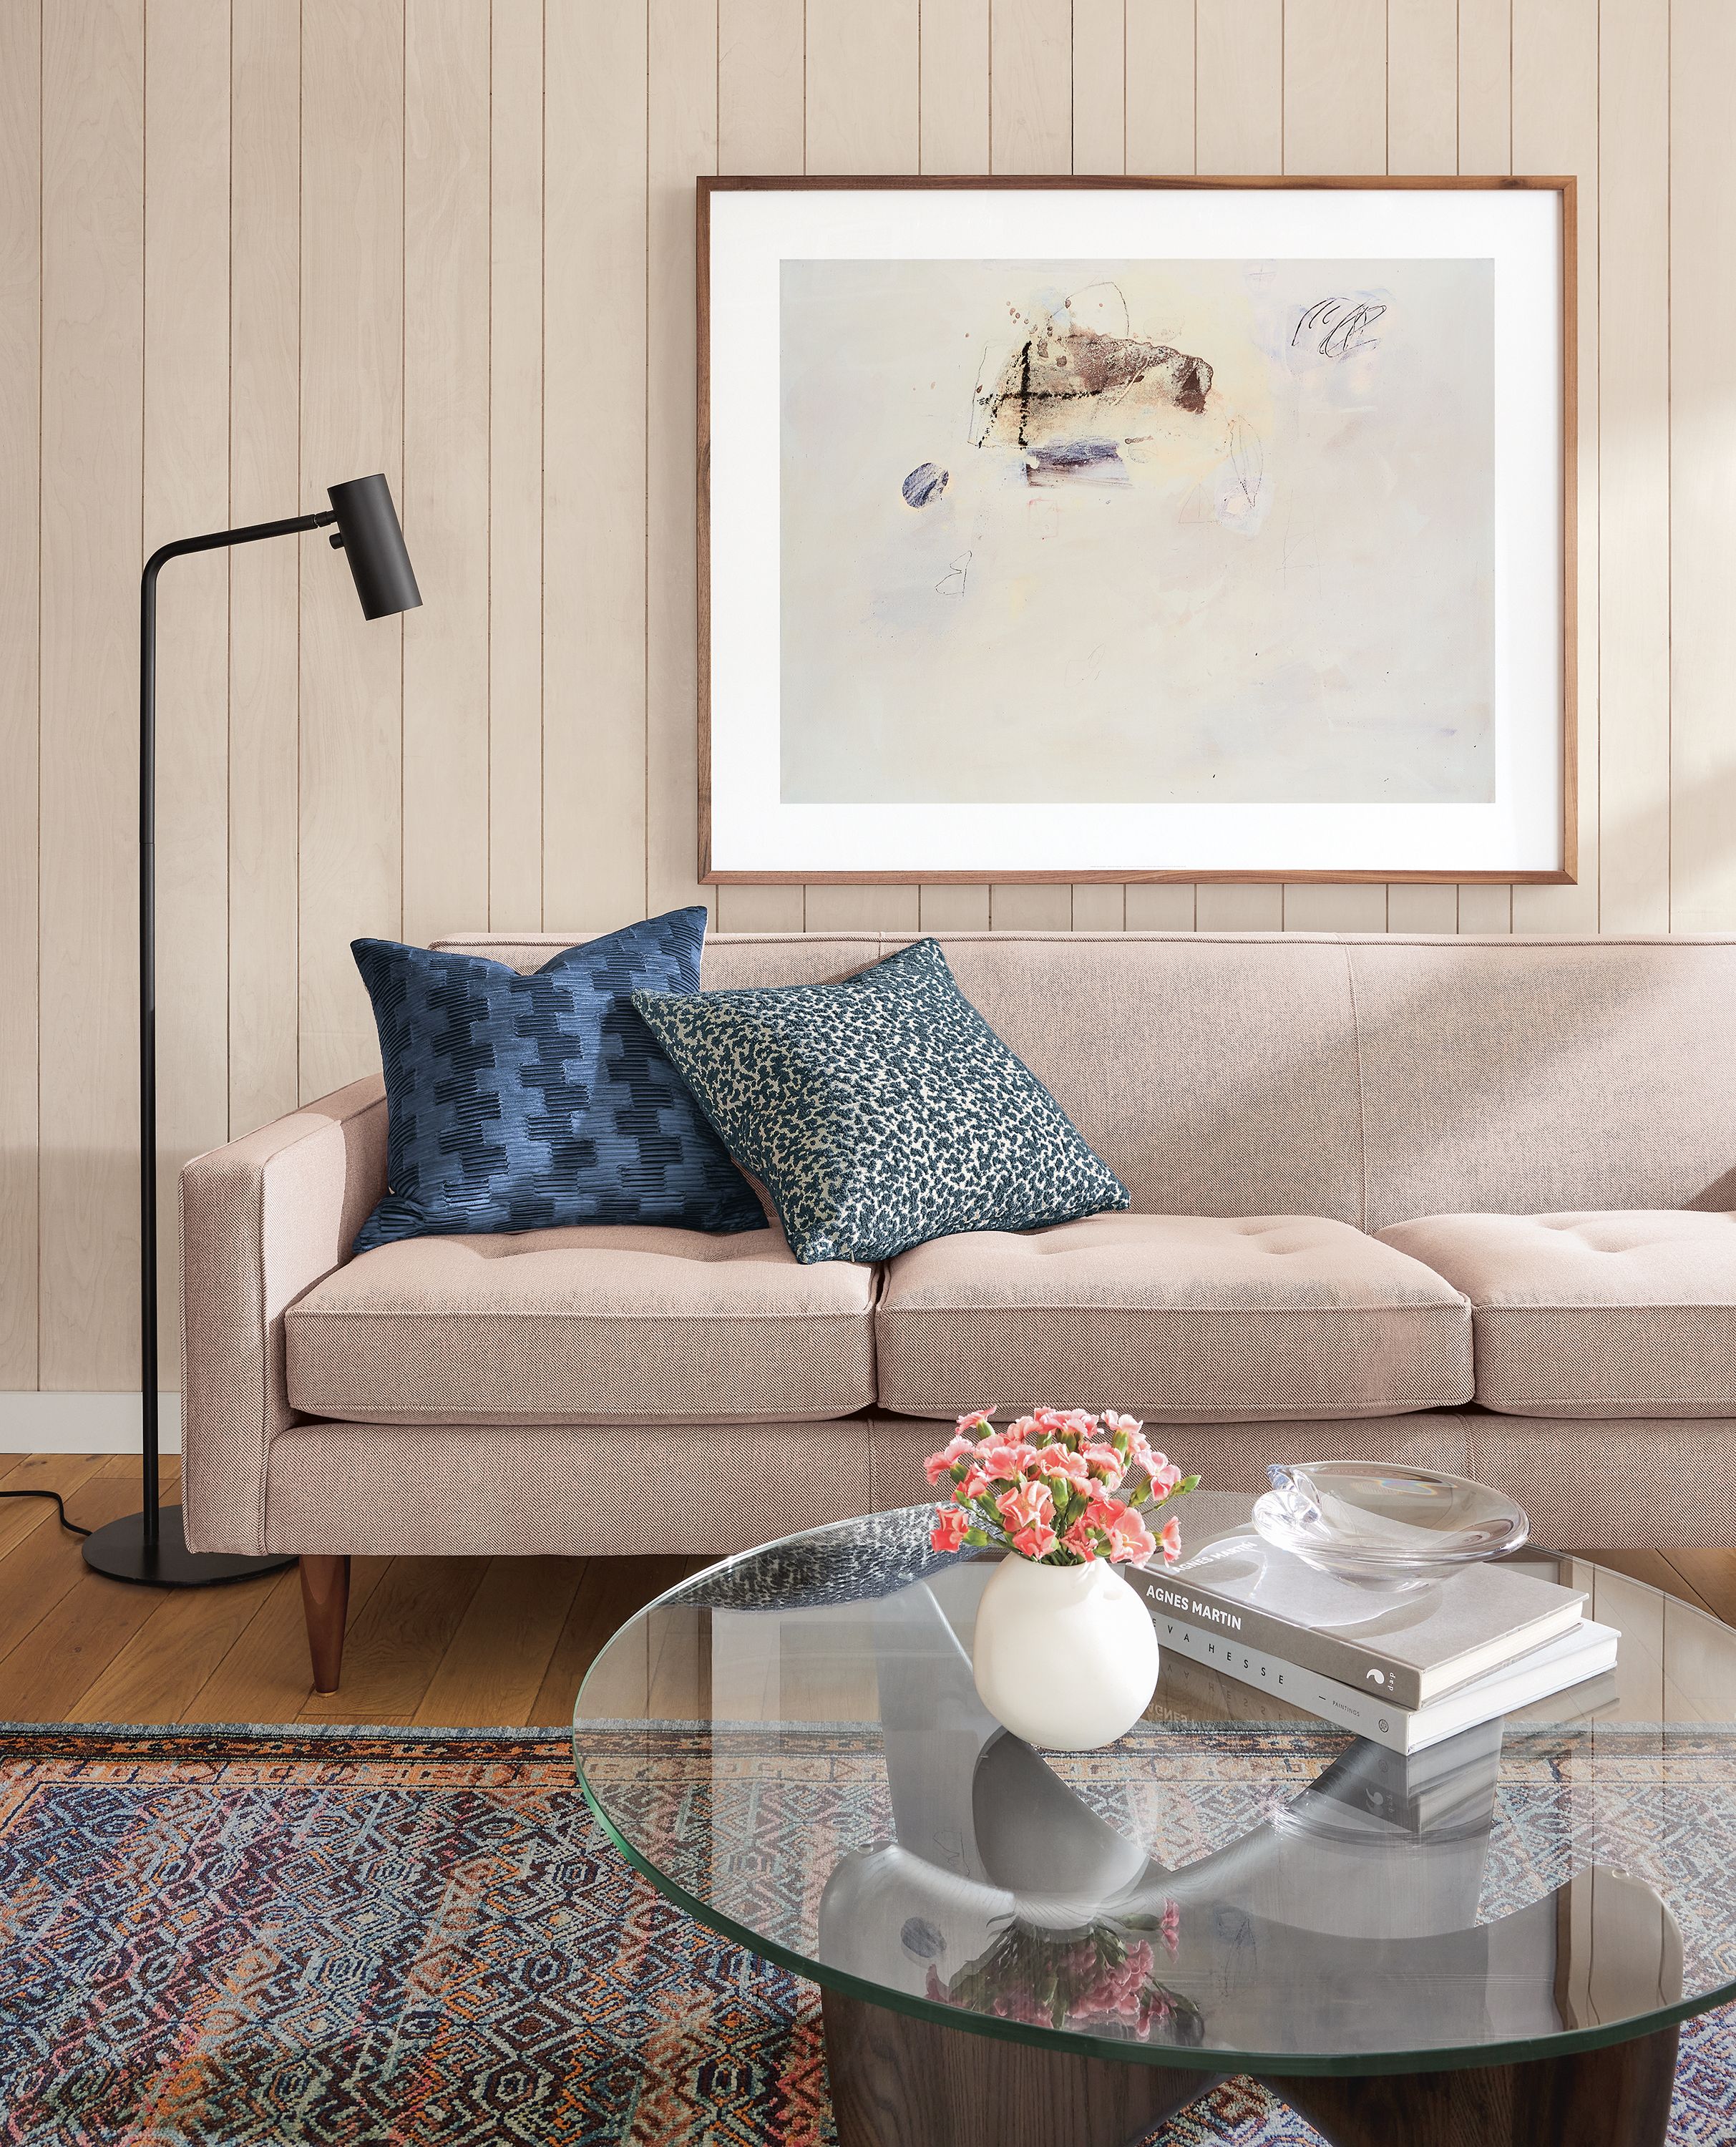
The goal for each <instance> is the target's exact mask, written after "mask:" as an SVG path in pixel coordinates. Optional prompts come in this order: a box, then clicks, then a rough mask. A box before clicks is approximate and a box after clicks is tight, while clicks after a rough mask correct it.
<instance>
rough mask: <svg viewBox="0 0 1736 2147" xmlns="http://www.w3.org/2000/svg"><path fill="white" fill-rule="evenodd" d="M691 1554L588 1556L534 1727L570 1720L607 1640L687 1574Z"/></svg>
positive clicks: (533, 1714)
mask: <svg viewBox="0 0 1736 2147" xmlns="http://www.w3.org/2000/svg"><path fill="white" fill-rule="evenodd" d="M691 1563H692V1561H691V1559H685V1558H593V1559H588V1560H587V1561H586V1564H585V1569H584V1573H583V1576H582V1577H581V1579H580V1581H579V1584H578V1592H577V1594H575V1595H574V1596H573V1607H572V1609H570V1610H569V1611H568V1614H567V1622H566V1624H565V1625H564V1626H563V1629H562V1631H561V1637H560V1639H558V1641H557V1642H556V1644H555V1650H554V1653H553V1655H552V1656H551V1657H550V1658H549V1662H548V1669H547V1670H546V1671H545V1672H544V1673H543V1683H542V1685H541V1687H540V1688H539V1689H538V1693H537V1696H536V1699H534V1700H533V1702H532V1704H531V1709H530V1714H529V1716H528V1721H529V1723H530V1724H532V1725H533V1726H548V1727H552V1726H553V1725H556V1724H561V1723H566V1722H570V1721H571V1720H572V1719H573V1701H574V1700H575V1699H577V1698H578V1688H579V1686H580V1684H582V1683H583V1680H584V1674H585V1672H586V1671H587V1670H588V1669H589V1668H590V1667H591V1665H592V1664H593V1662H595V1660H596V1659H597V1658H598V1655H599V1654H601V1653H602V1652H603V1646H604V1644H605V1643H606V1642H607V1641H608V1640H609V1639H611V1638H612V1637H613V1634H616V1633H618V1632H619V1631H620V1629H621V1628H622V1627H623V1625H624V1624H626V1623H627V1621H628V1619H629V1618H630V1617H632V1615H633V1613H634V1611H636V1610H643V1609H644V1607H645V1605H646V1604H648V1603H649V1602H650V1601H651V1600H652V1599H653V1596H658V1595H661V1594H663V1590H664V1589H666V1588H673V1586H674V1585H675V1584H676V1582H677V1581H678V1580H684V1579H686V1578H687V1569H688V1566H689V1564H691Z"/></svg>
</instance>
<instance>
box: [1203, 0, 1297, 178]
mask: <svg viewBox="0 0 1736 2147" xmlns="http://www.w3.org/2000/svg"><path fill="white" fill-rule="evenodd" d="M1193 37H1194V55H1193V97H1194V142H1195V153H1196V157H1197V168H1198V170H1200V171H1202V172H1208V173H1211V172H1218V173H1223V172H1233V173H1237V174H1238V175H1239V174H1242V173H1250V174H1252V173H1261V172H1281V171H1282V170H1283V168H1284V8H1283V0H1197V4H1196V7H1195V11H1194V18H1193Z"/></svg>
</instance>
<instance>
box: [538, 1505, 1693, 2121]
mask: <svg viewBox="0 0 1736 2147" xmlns="http://www.w3.org/2000/svg"><path fill="white" fill-rule="evenodd" d="M1193 1506H1194V1509H1195V1511H1194V1514H1193V1530H1194V1540H1195V1541H1198V1540H1199V1539H1200V1538H1201V1536H1202V1535H1203V1534H1206V1533H1209V1532H1210V1530H1211V1529H1215V1528H1228V1527H1230V1526H1233V1525H1241V1524H1245V1522H1246V1519H1247V1515H1248V1507H1249V1502H1248V1500H1247V1499H1229V1498H1226V1497H1224V1496H1223V1495H1222V1494H1219V1495H1218V1497H1217V1498H1215V1499H1213V1497H1212V1495H1211V1494H1199V1495H1198V1497H1197V1498H1196V1499H1195V1500H1194V1501H1193ZM1521 1555H1522V1556H1523V1557H1526V1558H1528V1559H1530V1560H1531V1561H1532V1562H1533V1564H1535V1566H1536V1568H1537V1569H1538V1570H1540V1571H1542V1572H1543V1573H1544V1574H1546V1575H1547V1576H1548V1577H1550V1578H1560V1579H1563V1581H1566V1582H1567V1583H1568V1584H1570V1585H1573V1586H1574V1587H1579V1588H1586V1589H1589V1590H1590V1591H1591V1594H1592V1601H1591V1603H1590V1604H1589V1605H1588V1609H1590V1610H1591V1612H1592V1614H1594V1615H1596V1616H1597V1617H1598V1618H1599V1619H1602V1620H1603V1621H1604V1622H1607V1623H1609V1624H1615V1625H1618V1626H1619V1627H1620V1628H1621V1629H1623V1635H1624V1637H1623V1644H1622V1653H1621V1659H1620V1662H1619V1664H1618V1669H1617V1670H1616V1671H1615V1672H1614V1673H1613V1674H1610V1675H1608V1676H1606V1677H1604V1678H1602V1679H1598V1680H1596V1681H1595V1682H1593V1683H1592V1684H1587V1685H1583V1686H1581V1687H1578V1688H1577V1689H1573V1690H1570V1691H1568V1692H1566V1693H1563V1694H1557V1695H1556V1696H1555V1697H1554V1698H1553V1699H1551V1700H1548V1701H1545V1702H1543V1703H1540V1704H1538V1706H1537V1707H1535V1708H1533V1709H1530V1710H1528V1711H1527V1713H1526V1714H1521V1715H1519V1716H1515V1717H1510V1718H1508V1719H1507V1720H1506V1721H1505V1722H1504V1723H1500V1722H1497V1723H1493V1724H1486V1725H1484V1726H1483V1728H1481V1729H1475V1730H1471V1731H1468V1732H1466V1733H1465V1734H1463V1735H1461V1736H1459V1737H1458V1738H1455V1739H1451V1740H1450V1741H1448V1742H1447V1743H1445V1744H1439V1745H1437V1746H1434V1747H1433V1748H1432V1749H1429V1750H1428V1751H1425V1752H1423V1753H1422V1754H1418V1755H1416V1756H1414V1757H1413V1758H1411V1759H1403V1758H1401V1757H1399V1756H1398V1755H1397V1754H1393V1753H1389V1752H1387V1751H1385V1750H1383V1749H1380V1748H1379V1747H1378V1746H1375V1745H1373V1744H1365V1743H1363V1742H1362V1741H1360V1740H1358V1739H1353V1738H1351V1737H1349V1736H1348V1735H1347V1734H1344V1733H1343V1732H1342V1731H1338V1730H1336V1729H1331V1728H1329V1727H1328V1726H1327V1725H1324V1724H1319V1723H1317V1722H1312V1721H1310V1720H1308V1719H1307V1718H1305V1717H1303V1716H1301V1715H1299V1714H1296V1713H1295V1712H1294V1710H1292V1709H1288V1708H1286V1707H1285V1706H1284V1704H1283V1703H1282V1702H1279V1701H1277V1700H1275V1699H1273V1698H1272V1697H1271V1696H1269V1695H1268V1694H1261V1693H1258V1692H1257V1691H1253V1690H1251V1689H1247V1688H1244V1687H1241V1686H1238V1685H1236V1684H1232V1683H1231V1682H1230V1681H1228V1679H1224V1678H1223V1677H1222V1676H1221V1675H1219V1674H1218V1673H1216V1672H1213V1671H1211V1670H1209V1669H1205V1668H1204V1667H1203V1666H1202V1665H1201V1664H1197V1663H1194V1662H1191V1661H1188V1660H1185V1659H1174V1658H1173V1655H1171V1654H1166V1656H1165V1659H1164V1662H1163V1671H1162V1674H1161V1675H1160V1678H1159V1682H1158V1691H1157V1694H1156V1696H1155V1699H1154V1700H1153V1704H1152V1707H1151V1709H1150V1710H1149V1712H1148V1717H1147V1719H1145V1720H1144V1721H1143V1722H1141V1723H1140V1724H1138V1725H1137V1726H1136V1728H1135V1729H1134V1730H1133V1732H1132V1733H1131V1734H1129V1735H1128V1737H1126V1738H1124V1739H1122V1740H1121V1741H1120V1742H1119V1743H1118V1744H1115V1745H1113V1746H1111V1747H1109V1748H1108V1749H1106V1750H1104V1751H1101V1752H1093V1753H1084V1754H1042V1753H1038V1752H1037V1751H1035V1750H1033V1749H1032V1748H1031V1747H1030V1746H1028V1745H1027V1744H1023V1743H1021V1742H1020V1741H1019V1740H1018V1739H1016V1738H1014V1737H1012V1736H1010V1735H1009V1734H1007V1733H1006V1732H1005V1731H1004V1730H1003V1729H1000V1727H999V1725H998V1724H996V1723H995V1722H994V1721H993V1719H991V1718H990V1717H989V1716H988V1714H986V1713H985V1712H984V1710H983V1707H982V1704H981V1702H980V1701H979V1700H978V1698H977V1695H976V1693H975V1690H974V1687H973V1683H972V1679H971V1674H970V1662H969V1651H970V1641H971V1629H972V1620H973V1613H974V1609H975V1604H976V1602H977V1599H978V1597H979V1595H980V1594H981V1591H982V1589H983V1585H984V1584H985V1581H986V1579H987V1576H988V1571H989V1569H990V1567H989V1564H988V1561H987V1560H986V1559H939V1558H936V1557H935V1556H934V1555H933V1554H932V1553H931V1552H930V1551H929V1549H928V1524H927V1509H925V1508H923V1509H912V1510H911V1511H910V1512H909V1513H908V1514H895V1515H886V1516H880V1517H878V1518H876V1519H872V1520H869V1521H866V1522H858V1523H851V1524H841V1525H839V1526H838V1527H834V1528H830V1529H819V1530H816V1531H814V1532H813V1533H812V1534H808V1535H805V1536H801V1537H797V1538H793V1539H788V1540H787V1541H786V1542H784V1543H783V1544H774V1545H772V1546H769V1547H768V1548H767V1549H764V1550H763V1551H758V1552H754V1553H750V1554H747V1555H745V1556H744V1557H743V1558H740V1559H733V1560H730V1561H728V1562H727V1563H726V1564H723V1565H721V1566H718V1567H714V1568H713V1569H710V1570H709V1571H708V1572H707V1573H704V1574H700V1575H698V1577H697V1578H696V1579H693V1580H691V1581H689V1582H688V1583H686V1584H683V1586H682V1587H680V1588H678V1589H675V1590H674V1591H673V1592H672V1593H671V1594H669V1595H668V1596H666V1597H664V1598H663V1599H661V1600H660V1601H659V1602H658V1603H656V1604H652V1605H651V1606H650V1607H649V1608H648V1609H646V1610H645V1611H643V1612H642V1613H641V1614H639V1615H638V1617H636V1618H634V1619H633V1620H632V1621H630V1622H629V1624H628V1625H627V1626H626V1627H625V1628H623V1630H622V1632H621V1633H620V1634H618V1635H617V1636H616V1637H615V1639H613V1641H611V1643H610V1644H609V1645H608V1648H607V1649H605V1650H604V1651H603V1654H602V1655H601V1656H599V1658H598V1661H597V1663H596V1664H595V1665H594V1666H593V1669H592V1671H591V1674H590V1675H589V1676H588V1678H587V1679H586V1682H585V1685H584V1688H583V1691H582V1692H581V1694H580V1695H579V1700H578V1711H577V1714H576V1717H575V1722H574V1748H575V1755H576V1759H577V1761H578V1768H579V1772H580V1775H581V1779H582V1780H583V1783H584V1785H585V1788H586V1791H587V1794H588V1795H589V1796H590V1797H591V1799H592V1800H593V1804H595V1806H596V1808H597V1809H598V1812H599V1814H600V1815H601V1816H602V1817H603V1819H604V1821H605V1823H606V1824H607V1825H608V1828H609V1829H610V1831H611V1832H612V1833H613V1835H614V1837H615V1839H617V1841H618V1842H619V1844H621V1846H622V1847H623V1849H624V1850H625V1851H626V1852H627V1853H628V1855H629V1856H630V1857H631V1858H632V1859H633V1861H634V1862H635V1863H636V1864H638V1866H639V1868H640V1869H642V1870H643V1871H644V1872H645V1873H646V1874H647V1875H648V1877H650V1879H652V1880H653V1884H656V1885H658V1887H659V1888H660V1889H662V1890H663V1891H664V1892H665V1893H666V1894H669V1895H670V1896H672V1897H673V1899H677V1900H678V1901H680V1902H682V1903H683V1904H684V1905H685V1906H687V1907H688V1909H690V1910H691V1912H692V1913H693V1914H695V1915H696V1916H698V1917H699V1918H700V1919H702V1920H703V1921H704V1922H706V1923H708V1924H711V1925H713V1927H714V1928H717V1929H721V1930H723V1931H725V1932H727V1933H728V1934H731V1935H732V1936H733V1937H735V1938H737V1939H740V1940H742V1941H743V1943H744V1944H748V1946H750V1947H752V1948H753V1949H756V1950H758V1951H759V1952H760V1953H762V1954H767V1955H768V1956H770V1957H772V1958H774V1959H778V1960H780V1961H782V1962H783V1963H784V1964H787V1965H788V1966H791V1967H793V1968H794V1969H797V1970H798V1972H801V1973H803V1974H808V1975H810V1976H812V1977H813V1978H814V1979H816V1980H817V1981H818V1982H819V1983H820V1984H821V1985H822V1987H823V1994H824V2004H825V2013H826V2025H827V2039H828V2064H829V2067H830V2070H831V2074H832V2084H833V2096H834V2101H835V2103H836V2104H837V2107H838V2121H839V2128H840V2137H841V2139H843V2141H844V2143H845V2147H867V2143H868V2142H871V2141H881V2140H884V2141H889V2142H890V2141H896V2142H898V2143H899V2147H907V2144H909V2143H916V2142H919V2141H922V2140H925V2139H931V2138H932V2139H934V2140H936V2141H937V2142H938V2141H940V2140H942V2139H944V2140H945V2142H946V2147H976V2143H977V2142H978V2141H979V2140H980V2141H981V2142H983V2143H984V2147H987V2143H988V2142H991V2141H993V2143H995V2147H1007V2143H1008V2142H1017V2141H1020V2140H1023V2139H1030V2140H1032V2141H1033V2142H1034V2141H1036V2140H1038V2139H1055V2140H1061V2139H1079V2140H1087V2141H1093V2142H1094V2141H1098V2140H1101V2141H1103V2142H1108V2141H1111V2140H1115V2141H1119V2140H1122V2139H1132V2138H1135V2137H1138V2136H1140V2129H1141V2127H1142V2126H1143V2127H1145V2128H1147V2129H1148V2128H1149V2127H1150V2125H1152V2124H1155V2123H1157V2122H1158V2120H1159V2119H1161V2118H1162V2117H1163V2115H1164V2114H1167V2113H1168V2111H1170V2110H1173V2109H1179V2108H1181V2107H1183V2105H1184V2104H1186V2103H1187V2102H1188V2101H1189V2100H1191V2099H1193V2098H1194V2097H1196V2096H1197V2095H1198V2094H1201V2093H1202V2092H1203V2091H1204V2090H1205V2089H1206V2088H1207V2087H1208V2085H1209V2084H1211V2083H1212V2082H1213V2080H1215V2079H1220V2078H1223V2076H1225V2075H1227V2074H1235V2073H1253V2074H1257V2075H1258V2076H1259V2077H1261V2078H1263V2079H1265V2080H1267V2081H1268V2084H1273V2086H1274V2087H1275V2088H1276V2089H1277V2090H1278V2093H1280V2094H1282V2095H1283V2097H1284V2098H1285V2099H1287V2100H1288V2101H1289V2102H1290V2103H1292V2104H1293V2106H1295V2107H1297V2108H1298V2109H1301V2110H1302V2111H1303V2114H1305V2115H1308V2117H1309V2118H1310V2119H1311V2120H1312V2121H1313V2122H1314V2123H1316V2124H1318V2126H1319V2127H1320V2128H1321V2129H1322V2130H1323V2131H1324V2132H1325V2133H1326V2134H1327V2135H1328V2137H1329V2138H1330V2139H1333V2140H1334V2141H1338V2142H1342V2143H1344V2147H1355V2143H1358V2142H1362V2141H1363V2140H1368V2141H1373V2140H1375V2139H1398V2138H1400V2137H1403V2139H1406V2140H1407V2141H1408V2142H1416V2143H1421V2147H1428V2143H1430V2142H1432V2141H1435V2140H1439V2141H1441V2142H1447V2141H1456V2140H1458V2139H1463V2138H1467V2137H1471V2136H1475V2137H1477V2138H1478V2139H1488V2140H1490V2141H1503V2140H1508V2139H1511V2140H1513V2142H1515V2143H1516V2142H1518V2141H1519V2140H1521V2139H1524V2140H1526V2141H1528V2142H1537V2141H1542V2142H1547V2141H1548V2140H1551V2139H1560V2140H1562V2141H1563V2142H1565V2141H1567V2140H1568V2139H1571V2140H1572V2141H1573V2147H1604V2143H1611V2147H1613V2143H1616V2142H1620V2143H1623V2147H1627V2143H1629V2142H1631V2143H1633V2147H1653V2143H1654V2142H1656V2141H1659V2140H1661V2139H1662V2138H1663V2121H1664V2119H1665V2117H1666V2116H1667V2112H1668V2082H1669V2077H1670V2073H1671V2070H1672V2069H1673V2055H1674V2043H1675V2023H1676V2022H1678V2020H1679V2019H1681V2018H1683V2017H1684V2016H1685V2015H1686V2014H1689V2013H1692V2012H1695V2011H1698V2010H1702V2009H1706V2008H1707V2007H1709V2006H1711V2005H1713V2004H1718V2003H1719V2002H1721V2001H1722V2000H1723V1999H1724V1998H1725V1997H1726V1996H1728V1995H1730V1994H1732V1993H1733V1988H1736V1956H1733V1949H1732V1946H1731V1944H1730V1941H1729V1939H1728V1927H1729V1924H1730V1915H1729V1909H1730V1906H1731V1904H1732V1900H1733V1896H1736V1732H1733V1730H1732V1729H1731V1728H1730V1726H1729V1725H1730V1724H1732V1723H1736V1634H1732V1633H1730V1632H1728V1631H1727V1630H1726V1629H1724V1628H1723V1627H1722V1626H1720V1625H1718V1624H1717V1623H1716V1622H1715V1621H1714V1620H1713V1619H1708V1618H1707V1617H1705V1616H1704V1615H1703V1614H1700V1613H1698V1612H1695V1611H1693V1610H1691V1609H1688V1608H1687V1606H1685V1605H1683V1604H1678V1603H1675V1602H1673V1601H1668V1600H1666V1599H1664V1598H1663V1597H1661V1596H1658V1595H1657V1594H1655V1593H1654V1591H1653V1590H1650V1589H1645V1588H1643V1587H1641V1586H1640V1585H1638V1584H1636V1583H1633V1582H1630V1581H1626V1580H1623V1579H1621V1577H1620V1576H1618V1575H1616V1574H1610V1573H1608V1572H1606V1571H1604V1570H1603V1569H1599V1568H1595V1567H1592V1566H1589V1565H1587V1564H1583V1563H1581V1564H1578V1565H1576V1566H1574V1567H1573V1569H1571V1570H1568V1569H1566V1568H1565V1567H1564V1566H1563V1564H1562V1563H1561V1562H1559V1561H1557V1560H1554V1559H1549V1558H1548V1557H1546V1556H1545V1555H1544V1554H1540V1553H1528V1554H1521ZM1689 1695H1692V1697H1691V1698H1690V1697H1689ZM960 2030H965V2031H968V2032H964V2033H961V2032H959V2031H960ZM1015 2083H1016V2084H1015ZM1660 2098H1661V2099H1660ZM1472 2099H1475V2106H1476V2113H1477V2114H1475V2117H1474V2120H1472V2118H1471V2109H1472ZM1063 2111H1066V2112H1069V2113H1071V2114H1069V2115H1068V2116H1067V2117H1066V2119H1065V2121H1064V2124H1063V2123H1062V2120H1061V2119H1060V2118H1059V2117H1058V2115H1057V2113H1059V2112H1063ZM1045 2112H1048V2113H1049V2114H1048V2115H1047V2116H1045V2114H1044V2113H1045ZM1552 2113H1553V2114H1552ZM1468 2121H1474V2125H1475V2128H1476V2129H1475V2130H1474V2133H1467V2132H1466V2131H1465V2129H1464V2126H1465V2124H1466V2123H1467V2122H1468ZM1612 2125H1613V2126H1615V2127H1616V2128H1617V2129H1609V2128H1610V2127H1611V2126H1612ZM1046 2126H1047V2127H1048V2129H1045V2127H1046ZM1599 2127H1602V2128H1603V2129H1599Z"/></svg>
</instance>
